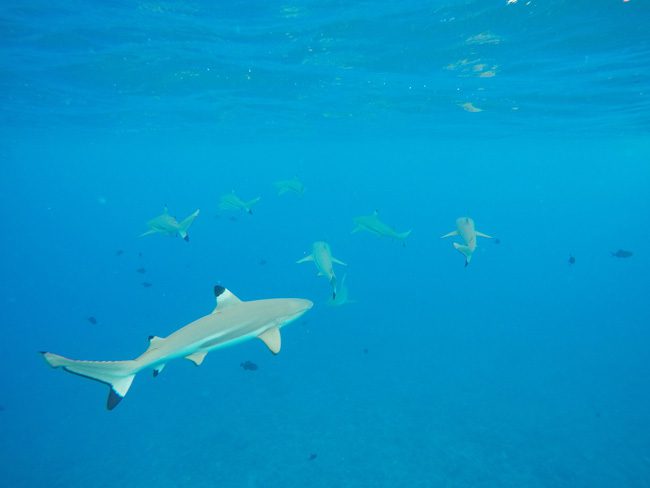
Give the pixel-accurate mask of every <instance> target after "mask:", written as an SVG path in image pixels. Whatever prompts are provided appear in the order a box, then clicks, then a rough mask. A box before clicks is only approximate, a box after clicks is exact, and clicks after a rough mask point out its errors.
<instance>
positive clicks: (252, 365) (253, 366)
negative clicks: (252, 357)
mask: <svg viewBox="0 0 650 488" xmlns="http://www.w3.org/2000/svg"><path fill="white" fill-rule="evenodd" d="M240 366H241V367H242V368H244V369H245V370H247V371H257V364H255V363H254V362H252V361H246V362H243V363H241V364H240Z"/></svg>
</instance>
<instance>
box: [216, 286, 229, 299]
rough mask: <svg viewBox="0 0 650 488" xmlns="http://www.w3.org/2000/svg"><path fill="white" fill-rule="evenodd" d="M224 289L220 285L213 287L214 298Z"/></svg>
mask: <svg viewBox="0 0 650 488" xmlns="http://www.w3.org/2000/svg"><path fill="white" fill-rule="evenodd" d="M224 291H226V289H225V288H224V287H223V286H221V285H214V296H215V297H218V296H220V295H221V294H222V293H223V292H224Z"/></svg>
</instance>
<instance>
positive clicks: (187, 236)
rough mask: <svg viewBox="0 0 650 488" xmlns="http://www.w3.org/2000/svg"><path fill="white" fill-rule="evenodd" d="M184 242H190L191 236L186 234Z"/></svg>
mask: <svg viewBox="0 0 650 488" xmlns="http://www.w3.org/2000/svg"><path fill="white" fill-rule="evenodd" d="M183 240H184V241H185V242H190V236H189V234H186V235H185V237H183Z"/></svg>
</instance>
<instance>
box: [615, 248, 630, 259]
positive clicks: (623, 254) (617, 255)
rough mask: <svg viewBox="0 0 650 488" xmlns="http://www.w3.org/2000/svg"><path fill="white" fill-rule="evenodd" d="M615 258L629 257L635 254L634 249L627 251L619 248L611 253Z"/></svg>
mask: <svg viewBox="0 0 650 488" xmlns="http://www.w3.org/2000/svg"><path fill="white" fill-rule="evenodd" d="M611 254H612V256H614V257H615V258H629V257H632V254H634V253H633V252H632V251H625V250H624V249H619V250H618V251H616V252H613V253H611Z"/></svg>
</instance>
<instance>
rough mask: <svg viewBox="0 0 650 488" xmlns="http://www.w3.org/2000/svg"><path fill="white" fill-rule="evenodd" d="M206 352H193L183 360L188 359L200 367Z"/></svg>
mask: <svg viewBox="0 0 650 488" xmlns="http://www.w3.org/2000/svg"><path fill="white" fill-rule="evenodd" d="M207 354H208V352H207V351H196V352H193V353H192V354H190V355H188V356H185V359H189V360H190V361H192V362H193V363H194V364H196V365H197V366H201V363H202V362H203V360H204V359H205V356H207Z"/></svg>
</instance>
